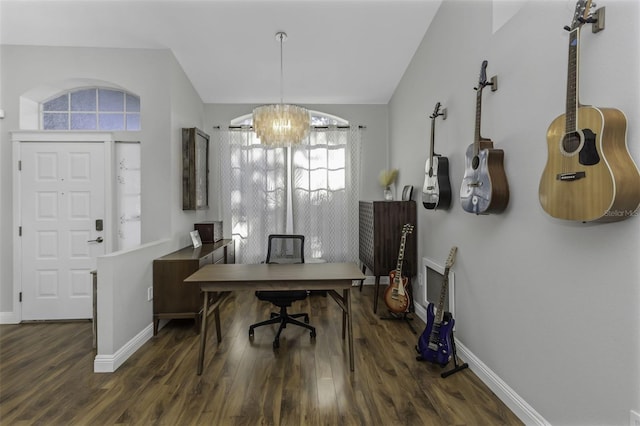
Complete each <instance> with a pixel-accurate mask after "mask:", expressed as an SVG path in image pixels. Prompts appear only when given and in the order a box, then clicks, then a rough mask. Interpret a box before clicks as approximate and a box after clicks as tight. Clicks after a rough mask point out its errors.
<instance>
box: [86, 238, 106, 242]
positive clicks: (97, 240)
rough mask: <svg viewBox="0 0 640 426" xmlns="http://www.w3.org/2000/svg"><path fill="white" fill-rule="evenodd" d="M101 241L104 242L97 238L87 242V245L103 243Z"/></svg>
mask: <svg viewBox="0 0 640 426" xmlns="http://www.w3.org/2000/svg"><path fill="white" fill-rule="evenodd" d="M103 241H104V240H103V239H102V237H98V238H96V239H95V240H88V241H87V242H88V243H101V242H103Z"/></svg>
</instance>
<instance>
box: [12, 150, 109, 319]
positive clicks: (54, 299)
mask: <svg viewBox="0 0 640 426" xmlns="http://www.w3.org/2000/svg"><path fill="white" fill-rule="evenodd" d="M104 154H105V147H104V144H103V143H90V142H67V143H59V142H56V143H51V142H23V143H21V144H20V161H21V171H20V182H21V183H20V191H21V192H20V204H21V206H20V207H21V209H20V210H21V216H22V217H21V224H22V225H21V227H22V237H21V243H22V244H21V246H22V249H21V253H22V256H21V281H22V319H23V320H55V319H79V318H91V317H92V292H93V286H92V277H91V274H90V272H91V271H92V270H94V269H95V268H96V257H97V256H100V255H103V254H105V244H104V243H103V241H104V240H103V239H104V238H105V232H104V223H103V222H104V219H105V170H104V164H105V162H104ZM100 221H102V223H101V222H100ZM100 229H102V230H100Z"/></svg>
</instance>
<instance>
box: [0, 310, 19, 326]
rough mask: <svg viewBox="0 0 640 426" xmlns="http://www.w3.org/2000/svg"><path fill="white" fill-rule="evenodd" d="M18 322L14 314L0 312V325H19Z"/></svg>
mask: <svg viewBox="0 0 640 426" xmlns="http://www.w3.org/2000/svg"><path fill="white" fill-rule="evenodd" d="M19 323H20V320H19V319H18V316H17V315H16V313H15V312H0V324H19Z"/></svg>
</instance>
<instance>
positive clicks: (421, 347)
mask: <svg viewBox="0 0 640 426" xmlns="http://www.w3.org/2000/svg"><path fill="white" fill-rule="evenodd" d="M457 252H458V247H456V246H453V247H452V248H451V251H449V257H448V258H447V263H446V266H445V269H444V279H443V280H442V286H441V287H440V298H439V299H438V307H437V309H435V305H434V304H433V303H429V306H427V325H426V327H425V329H424V331H423V332H422V334H421V335H420V338H419V339H418V347H417V348H416V350H417V351H418V353H419V354H420V356H418V357H417V359H418V360H419V361H423V360H426V361H429V362H433V363H436V364H440V365H441V366H445V365H446V364H447V363H448V362H449V359H450V358H451V352H452V345H451V332H452V331H453V325H454V324H455V320H454V319H453V317H452V316H451V313H449V312H446V313H445V311H444V299H445V297H446V296H447V286H448V285H449V270H450V269H451V268H452V267H453V263H454V262H455V260H456V253H457Z"/></svg>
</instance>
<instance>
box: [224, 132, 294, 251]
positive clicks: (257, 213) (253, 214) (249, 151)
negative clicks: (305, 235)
mask: <svg viewBox="0 0 640 426" xmlns="http://www.w3.org/2000/svg"><path fill="white" fill-rule="evenodd" d="M214 135H215V136H217V138H218V142H219V143H217V144H216V145H217V146H218V148H219V153H220V155H219V156H218V158H219V160H220V169H219V170H220V173H221V175H220V178H221V179H220V181H221V192H220V194H221V196H220V198H221V204H222V212H223V218H224V219H225V220H229V219H231V233H232V237H233V238H234V239H235V240H236V249H237V253H236V261H237V262H238V263H260V262H263V261H264V259H265V255H266V247H267V236H268V235H269V234H276V233H284V232H286V223H287V222H286V220H287V215H286V213H287V186H288V184H287V181H288V180H289V179H288V168H287V167H286V166H287V150H286V149H285V148H266V147H265V146H264V145H261V144H260V140H259V139H257V138H256V135H255V133H254V132H253V131H252V130H251V129H250V128H248V127H247V128H243V129H237V130H236V129H233V130H228V131H226V130H220V131H216V132H215V133H214Z"/></svg>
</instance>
